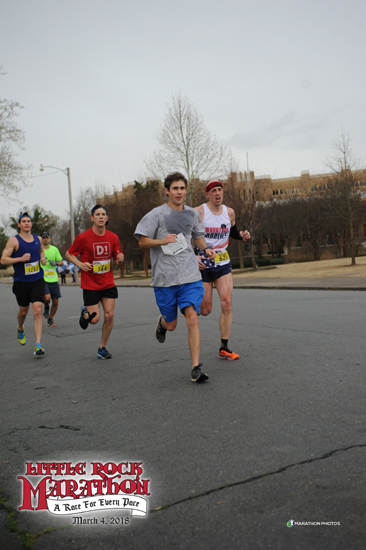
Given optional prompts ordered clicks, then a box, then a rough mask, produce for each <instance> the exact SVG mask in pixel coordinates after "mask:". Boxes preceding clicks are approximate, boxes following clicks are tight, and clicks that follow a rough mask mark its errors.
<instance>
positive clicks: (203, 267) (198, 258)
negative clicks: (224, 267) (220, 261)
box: [197, 256, 207, 271]
mask: <svg viewBox="0 0 366 550" xmlns="http://www.w3.org/2000/svg"><path fill="white" fill-rule="evenodd" d="M202 259H204V256H197V260H198V267H199V269H200V270H201V271H202V270H203V269H206V267H207V266H205V264H204V263H203V262H201V260H202Z"/></svg>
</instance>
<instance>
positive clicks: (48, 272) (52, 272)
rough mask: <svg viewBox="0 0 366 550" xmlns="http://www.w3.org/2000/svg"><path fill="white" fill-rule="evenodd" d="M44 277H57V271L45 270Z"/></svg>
mask: <svg viewBox="0 0 366 550" xmlns="http://www.w3.org/2000/svg"><path fill="white" fill-rule="evenodd" d="M44 276H45V277H55V276H56V270H55V269H45V270H44Z"/></svg>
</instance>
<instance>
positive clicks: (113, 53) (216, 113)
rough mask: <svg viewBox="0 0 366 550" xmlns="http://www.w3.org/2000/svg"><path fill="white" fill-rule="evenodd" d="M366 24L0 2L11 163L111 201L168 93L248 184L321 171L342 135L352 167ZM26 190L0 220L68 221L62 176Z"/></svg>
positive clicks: (360, 14)
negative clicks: (199, 118) (97, 190)
mask: <svg viewBox="0 0 366 550" xmlns="http://www.w3.org/2000/svg"><path fill="white" fill-rule="evenodd" d="M365 16H366V2H365V1H364V0H185V1H184V2H183V1H181V0H179V1H178V0H134V1H131V0H129V1H127V0H0V21H1V33H0V65H2V66H3V71H5V72H6V73H7V74H6V76H4V77H2V78H1V80H0V96H1V97H2V98H7V99H13V100H16V101H19V103H21V104H22V105H23V106H24V110H23V111H22V112H21V115H20V116H19V117H18V125H19V127H20V128H22V129H23V130H25V132H26V142H25V151H24V152H23V153H22V154H21V156H20V157H19V158H20V159H21V160H22V162H24V163H30V164H32V165H33V175H36V176H39V175H40V174H41V173H40V172H39V166H40V164H41V163H42V164H44V165H53V166H57V167H59V168H63V169H64V168H67V167H70V171H71V180H72V187H73V195H74V199H76V197H77V195H78V193H79V191H80V189H81V188H83V187H87V186H90V185H91V186H94V184H95V182H96V181H97V180H98V181H100V182H103V183H104V184H106V185H107V186H109V188H110V189H111V190H112V188H113V186H114V187H115V188H117V189H118V190H120V189H121V186H122V184H123V183H127V182H129V181H133V180H134V179H137V178H140V177H141V176H143V175H144V160H147V159H148V158H149V157H150V156H151V154H152V153H153V151H154V150H156V149H158V148H159V144H158V141H157V137H158V134H159V126H160V124H161V123H162V121H163V118H164V114H165V112H166V108H167V104H169V103H170V102H171V97H172V94H174V93H176V92H177V91H178V90H180V91H182V92H184V93H186V94H187V95H188V97H189V98H190V100H191V101H192V103H193V104H194V105H195V107H196V109H197V111H198V112H199V113H200V114H202V115H203V117H204V120H205V123H206V126H207V127H208V128H209V129H210V130H211V131H212V132H213V133H214V134H215V135H216V137H217V138H218V139H219V140H221V141H223V142H225V143H227V144H228V145H229V146H230V147H231V148H232V151H233V153H234V156H235V157H236V158H237V160H238V162H239V167H240V169H242V170H245V169H246V152H248V154H249V168H250V170H254V172H255V174H256V175H263V174H269V175H271V177H272V178H279V177H289V176H299V175H300V173H301V171H302V170H310V172H311V173H313V174H315V173H320V172H324V171H326V169H325V166H324V162H323V159H324V156H326V155H329V154H330V153H331V148H332V141H334V140H335V139H337V137H338V136H339V134H340V131H341V126H342V125H343V127H344V128H345V130H346V131H347V132H348V133H349V135H350V137H351V138H352V139H353V141H352V147H353V151H354V152H355V154H356V155H357V156H359V157H362V158H364V153H365V148H366V134H365V131H364V127H365V124H364V104H365V97H366V76H365V67H364V55H365V51H366V32H365V20H366V18H365ZM51 171H52V170H50V172H51ZM30 181H31V182H32V187H31V188H30V189H26V190H24V192H22V193H21V195H20V201H21V203H22V205H20V204H19V203H15V204H13V205H8V204H7V203H6V202H5V201H4V200H3V199H1V208H0V214H3V215H6V216H7V215H9V214H10V213H15V212H17V211H18V210H19V208H20V207H21V206H24V205H28V206H30V207H31V206H33V205H34V204H35V203H38V204H40V205H41V206H43V207H44V208H46V209H47V210H51V211H52V212H54V213H55V214H58V215H60V216H62V217H67V215H68V193H67V179H66V176H65V175H64V174H63V173H56V174H53V175H49V176H46V177H44V176H42V177H39V178H33V179H32V180H30ZM0 223H1V222H0Z"/></svg>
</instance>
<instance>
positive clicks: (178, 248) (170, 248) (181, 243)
mask: <svg viewBox="0 0 366 550" xmlns="http://www.w3.org/2000/svg"><path fill="white" fill-rule="evenodd" d="M186 248H188V245H187V241H186V238H185V236H184V235H183V233H179V235H177V240H176V241H175V243H168V244H165V245H162V247H161V249H162V251H163V252H164V254H167V255H168V256H176V255H177V254H180V253H181V252H183V250H185V249H186Z"/></svg>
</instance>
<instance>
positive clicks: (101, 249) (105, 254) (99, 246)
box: [93, 242, 112, 259]
mask: <svg viewBox="0 0 366 550" xmlns="http://www.w3.org/2000/svg"><path fill="white" fill-rule="evenodd" d="M93 251H94V258H98V259H101V258H110V257H111V256H112V252H111V244H110V243H108V242H107V243H93Z"/></svg>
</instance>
